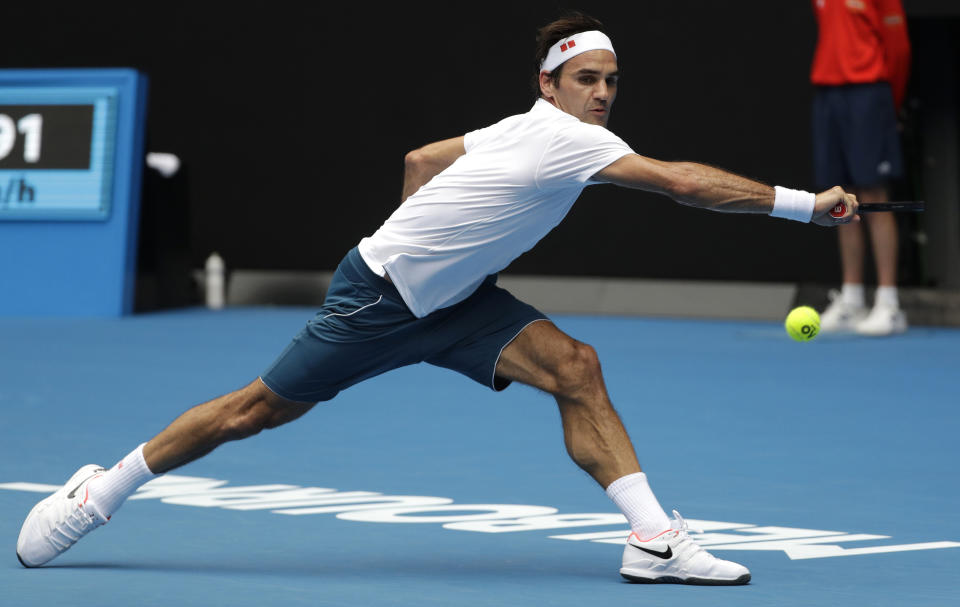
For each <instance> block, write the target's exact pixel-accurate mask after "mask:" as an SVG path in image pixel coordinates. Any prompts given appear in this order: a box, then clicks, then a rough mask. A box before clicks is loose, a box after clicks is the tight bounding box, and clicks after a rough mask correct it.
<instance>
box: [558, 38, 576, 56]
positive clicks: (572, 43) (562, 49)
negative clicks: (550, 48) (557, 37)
mask: <svg viewBox="0 0 960 607" xmlns="http://www.w3.org/2000/svg"><path fill="white" fill-rule="evenodd" d="M575 46H577V41H576V40H571V41H570V42H566V43H564V44H561V45H560V52H561V53H564V52H566V51H567V49H568V48H573V47H575Z"/></svg>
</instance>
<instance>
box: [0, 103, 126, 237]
mask: <svg viewBox="0 0 960 607" xmlns="http://www.w3.org/2000/svg"><path fill="white" fill-rule="evenodd" d="M116 106H117V91H116V90H114V89H110V88H93V87H90V88H86V87H70V88H67V87H43V86H16V87H9V88H6V87H4V88H0V220H3V219H64V220H103V219H106V218H107V217H108V216H109V213H110V203H111V195H112V182H111V180H112V177H113V170H114V153H115V148H116V145H115V141H114V139H115V137H116V132H117V111H116Z"/></svg>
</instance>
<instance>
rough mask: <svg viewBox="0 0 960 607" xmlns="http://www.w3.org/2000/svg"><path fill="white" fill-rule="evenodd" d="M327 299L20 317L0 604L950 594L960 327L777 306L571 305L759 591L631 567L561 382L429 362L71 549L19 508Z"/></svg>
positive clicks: (8, 382) (756, 600)
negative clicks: (666, 577) (479, 373)
mask: <svg viewBox="0 0 960 607" xmlns="http://www.w3.org/2000/svg"><path fill="white" fill-rule="evenodd" d="M312 314H313V311H312V310H309V309H305V308H238V309H228V310H225V311H222V312H209V311H206V310H199V309H188V310H181V311H174V312H166V313H157V314H148V315H140V316H132V317H125V318H116V319H89V318H87V319H23V318H0V335H2V339H0V360H2V361H3V364H2V365H0V406H2V407H3V410H4V413H5V415H4V421H3V423H2V425H0V440H2V444H3V445H4V455H5V457H4V458H3V459H2V462H0V514H2V516H0V538H2V540H3V542H4V543H5V545H6V550H7V552H6V555H7V556H6V557H5V558H4V559H3V560H2V561H0V562H2V564H0V587H2V594H0V604H3V605H17V606H29V605H44V606H45V605H50V604H57V603H61V602H66V601H69V602H71V603H73V604H76V605H81V606H82V605H161V604H162V605H170V604H175V605H204V606H207V605H534V604H536V605H578V606H580V605H595V604H609V605H617V604H649V605H678V606H683V605H711V606H722V605H838V604H842V605H903V604H909V605H955V604H958V603H960V590H958V588H960V519H958V517H957V512H958V508H960V482H958V476H957V473H956V463H957V461H958V459H960V441H958V439H957V437H958V434H960V432H958V430H960V412H958V410H957V390H956V381H955V380H956V374H957V370H958V369H960V364H958V363H960V354H958V353H960V330H956V329H941V328H930V327H914V328H911V330H910V331H909V332H908V333H907V334H905V335H903V336H900V337H896V338H889V339H877V340H870V339H864V338H855V337H833V336H829V335H825V336H821V337H819V338H818V339H817V340H816V341H814V342H812V343H809V344H797V343H794V342H792V341H790V340H789V339H788V338H787V336H786V335H785V333H784V332H783V330H782V327H780V326H779V325H778V324H774V323H766V322H719V321H693V320H670V319H644V318H609V317H607V318H601V317H585V316H563V317H557V318H556V319H555V321H556V323H557V324H558V326H560V328H561V329H563V330H565V331H567V332H568V333H570V334H571V335H573V336H575V337H577V338H578V339H581V340H583V341H586V342H588V343H591V344H592V345H594V346H595V347H596V348H597V350H598V351H599V353H600V357H601V361H602V363H603V366H604V371H605V374H606V378H607V383H608V388H609V391H610V393H611V396H612V398H613V401H614V403H615V404H616V406H617V408H618V410H619V411H620V413H621V416H622V417H623V420H624V423H625V425H626V426H627V428H628V430H629V431H630V432H631V435H632V437H633V439H634V442H635V444H636V446H637V450H638V454H639V456H640V460H641V463H642V464H643V466H644V468H645V469H646V471H647V473H648V475H649V477H650V479H651V484H652V486H653V488H654V490H655V491H656V493H657V495H658V497H659V499H660V501H661V502H662V503H663V505H664V507H665V508H666V509H668V510H669V509H671V508H676V509H677V510H679V511H680V512H681V513H682V514H683V515H684V517H686V518H687V519H688V520H689V519H693V520H692V521H691V525H692V526H695V527H700V528H701V529H702V531H703V533H701V534H698V535H697V536H695V537H699V539H700V542H701V543H702V544H704V545H706V546H707V547H709V548H710V549H711V550H712V551H713V552H714V553H715V554H717V555H718V556H720V557H721V558H728V559H732V560H736V561H738V562H741V563H743V564H745V565H746V566H748V567H749V568H750V569H751V571H752V573H753V581H752V583H751V584H750V585H748V586H743V587H726V588H715V587H690V586H672V585H658V586H647V585H633V584H628V583H626V582H624V581H623V580H622V579H621V578H620V576H619V574H618V569H619V566H620V553H621V547H620V546H621V545H622V542H623V539H624V538H625V536H626V534H627V530H626V525H625V523H624V522H623V519H622V518H621V517H620V516H619V514H617V512H616V508H615V507H614V505H613V504H612V503H611V502H610V501H609V500H608V499H607V497H606V496H605V494H604V493H603V491H602V490H600V488H599V487H597V486H595V485H594V483H593V481H592V480H590V479H589V477H587V476H586V475H585V474H584V473H583V472H581V471H580V470H579V469H578V468H577V467H576V466H575V465H574V464H573V463H572V462H571V461H570V460H569V459H568V458H567V456H566V453H565V450H564V446H563V440H562V437H561V432H560V422H559V415H558V413H557V411H556V406H555V404H554V403H553V401H552V399H550V398H548V397H547V396H545V395H542V394H539V393H537V392H535V391H533V390H531V389H527V388H525V387H520V386H515V387H511V388H510V389H509V390H507V391H506V392H504V393H502V394H495V393H492V392H491V391H489V390H486V389H484V388H482V387H480V386H479V385H475V384H474V383H472V382H470V381H469V380H466V379H464V378H463V377H461V376H459V375H457V374H455V373H451V372H449V371H445V370H442V369H437V368H433V367H429V366H425V365H421V366H418V367H411V368H405V369H401V370H399V371H396V372H393V373H390V374H387V375H384V376H381V377H378V378H376V379H374V380H371V381H369V382H366V383H363V384H360V385H358V386H356V387H354V388H351V389H349V390H347V391H346V392H344V393H343V394H341V395H340V396H339V397H338V398H337V399H335V400H334V401H332V402H331V403H328V404H325V405H318V406H317V407H316V408H315V409H314V410H313V411H312V412H311V413H310V414H308V415H307V416H306V417H304V418H303V419H302V420H300V421H297V422H295V423H293V424H290V425H287V426H284V427H282V428H279V429H277V430H273V431H269V432H265V433H263V434H261V435H259V436H256V437H254V438H251V439H248V440H246V441H242V442H239V443H231V444H228V445H226V446H224V447H222V448H221V449H220V450H218V451H216V452H214V453H213V454H212V455H210V456H208V457H206V458H204V459H202V460H200V461H198V462H195V463H194V464H191V465H189V466H187V467H185V468H182V469H179V470H177V471H175V472H174V473H173V474H171V475H168V476H166V477H163V478H162V479H160V480H159V481H155V482H154V483H152V484H149V485H147V486H145V487H144V488H142V489H141V491H140V492H139V493H138V494H137V495H136V496H135V499H132V500H130V501H129V502H128V503H127V504H126V505H125V506H124V507H123V508H122V509H121V510H120V511H119V512H118V513H117V515H116V516H115V517H114V519H113V520H112V522H111V523H110V524H109V525H107V526H106V527H104V528H103V529H100V530H98V531H96V532H95V533H93V534H92V535H91V536H89V537H88V538H85V539H84V540H83V541H82V542H81V543H80V544H78V545H77V546H76V547H75V548H73V549H72V550H70V551H69V552H68V553H66V554H65V555H63V556H62V557H60V558H59V559H57V560H56V561H54V562H53V563H52V564H51V565H50V566H48V567H45V568H42V569H35V570H27V569H23V568H22V567H21V566H20V565H19V563H18V562H17V559H16V556H15V553H14V552H15V551H14V548H15V543H16V537H17V533H18V532H19V528H20V524H21V522H22V520H23V518H24V516H25V515H26V513H27V511H28V510H29V509H30V508H31V507H32V505H33V504H34V503H35V502H36V501H38V500H39V499H40V498H41V497H43V495H44V494H45V492H50V491H52V490H53V489H54V488H55V487H57V486H59V485H61V484H62V483H63V482H64V481H65V480H66V479H67V478H68V477H70V475H71V474H72V473H73V472H74V471H75V470H76V469H77V468H78V467H80V466H81V465H82V464H86V463H99V464H103V465H111V464H113V463H114V462H115V460H116V459H118V458H119V457H121V456H123V455H124V454H126V453H127V452H128V451H130V449H132V448H133V447H135V446H136V445H137V444H138V443H140V442H143V441H145V440H147V439H149V438H150V437H151V436H152V435H153V434H155V433H156V432H157V431H159V430H160V429H161V428H162V427H163V426H165V425H166V424H167V423H169V422H170V421H171V420H172V419H173V418H174V417H175V416H176V415H178V414H179V413H180V412H182V411H183V410H184V409H185V408H187V407H188V406H190V405H193V404H197V403H199V402H201V401H204V400H207V399H209V398H211V397H214V396H217V395H219V394H221V393H223V392H226V391H229V390H232V389H234V388H237V387H239V386H241V385H242V384H244V383H246V382H248V381H250V380H251V379H253V378H254V377H255V376H256V375H257V374H258V373H259V372H260V371H261V370H262V369H263V368H265V367H266V365H267V364H269V363H270V362H271V361H272V360H273V358H274V356H275V355H276V354H277V353H278V352H279V351H280V350H281V349H282V348H283V347H284V346H285V345H286V343H287V342H288V340H289V338H290V337H291V336H292V335H293V334H294V333H295V332H296V331H297V330H299V328H300V327H301V326H302V325H303V323H304V322H305V321H306V320H307V319H308V318H309V317H310V316H311V315H312Z"/></svg>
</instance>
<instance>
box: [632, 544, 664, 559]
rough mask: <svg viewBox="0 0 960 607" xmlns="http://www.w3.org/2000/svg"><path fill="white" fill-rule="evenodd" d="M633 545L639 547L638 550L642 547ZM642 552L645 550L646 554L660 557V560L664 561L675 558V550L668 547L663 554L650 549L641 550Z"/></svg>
mask: <svg viewBox="0 0 960 607" xmlns="http://www.w3.org/2000/svg"><path fill="white" fill-rule="evenodd" d="M633 545H634V546H635V547H637V548H640V546H637V545H636V544H633ZM640 550H643V551H644V552H646V553H647V554H652V555H653V556H658V557H660V558H662V559H664V560H666V559H670V558H673V549H672V548H670V546H667V549H666V550H664V551H663V552H657V551H656V550H650V549H649V548H640Z"/></svg>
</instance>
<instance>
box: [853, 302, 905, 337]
mask: <svg viewBox="0 0 960 607" xmlns="http://www.w3.org/2000/svg"><path fill="white" fill-rule="evenodd" d="M906 330H907V317H906V315H905V314H904V313H903V310H901V309H900V308H897V307H894V306H887V305H884V304H877V305H875V306H873V309H872V310H870V314H868V315H867V317H866V318H864V319H863V320H861V321H860V322H858V323H857V325H856V326H855V327H854V331H856V332H857V333H859V334H860V335H870V336H873V337H881V336H884V335H893V334H895V333H903V332H904V331H906Z"/></svg>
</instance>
